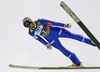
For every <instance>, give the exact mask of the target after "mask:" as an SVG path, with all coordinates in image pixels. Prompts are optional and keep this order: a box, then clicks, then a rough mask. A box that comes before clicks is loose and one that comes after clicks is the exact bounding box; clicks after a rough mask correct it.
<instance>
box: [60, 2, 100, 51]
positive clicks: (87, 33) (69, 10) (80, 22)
mask: <svg viewBox="0 0 100 72" xmlns="http://www.w3.org/2000/svg"><path fill="white" fill-rule="evenodd" d="M60 6H61V7H62V8H63V9H64V10H65V11H66V12H67V13H68V14H69V15H70V16H71V17H72V19H73V20H74V21H75V22H76V23H77V24H78V25H79V26H80V28H81V29H82V30H83V31H84V32H85V33H86V35H87V36H88V37H89V38H90V39H91V40H92V41H93V42H94V43H95V45H96V46H97V47H98V49H99V50H100V43H99V42H98V40H97V39H96V38H95V37H94V36H93V34H92V33H91V32H90V31H89V30H88V28H87V27H86V26H85V25H84V24H83V22H82V21H81V20H80V19H79V18H78V17H77V16H76V14H75V13H74V12H73V11H72V10H71V9H70V8H69V7H68V6H67V5H66V4H65V3H64V2H63V1H62V2H61V3H60Z"/></svg>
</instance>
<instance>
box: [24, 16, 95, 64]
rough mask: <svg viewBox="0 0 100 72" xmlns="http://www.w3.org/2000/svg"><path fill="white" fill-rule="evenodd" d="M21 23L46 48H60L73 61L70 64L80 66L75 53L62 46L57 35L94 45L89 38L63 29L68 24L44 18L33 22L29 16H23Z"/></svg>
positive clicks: (68, 25) (67, 26)
mask: <svg viewBox="0 0 100 72" xmlns="http://www.w3.org/2000/svg"><path fill="white" fill-rule="evenodd" d="M23 24H24V26H25V27H27V28H29V34H30V35H31V36H32V37H34V38H35V39H36V40H38V41H40V42H41V43H42V44H44V45H45V46H46V47H47V48H48V49H52V47H51V46H53V47H55V48H56V49H58V50H60V51H61V52H62V53H63V54H64V55H65V56H66V57H68V58H69V59H70V60H71V61H72V62H73V64H72V66H81V65H82V64H81V62H80V60H79V59H78V57H77V56H76V55H75V53H73V52H71V51H69V50H67V49H66V48H64V47H63V46H62V44H61V43H60V41H59V39H58V38H59V37H64V38H71V39H74V40H77V41H80V42H84V43H86V44H89V45H92V46H95V45H94V43H93V42H92V41H91V40H90V39H88V38H85V37H83V36H81V35H78V34H74V33H71V32H70V31H68V30H66V29H64V28H70V27H71V25H70V24H63V23H59V22H54V21H50V20H46V19H38V20H37V21H34V22H33V21H32V20H31V18H29V17H25V18H24V19H23ZM43 37H44V38H45V39H44V38H43Z"/></svg>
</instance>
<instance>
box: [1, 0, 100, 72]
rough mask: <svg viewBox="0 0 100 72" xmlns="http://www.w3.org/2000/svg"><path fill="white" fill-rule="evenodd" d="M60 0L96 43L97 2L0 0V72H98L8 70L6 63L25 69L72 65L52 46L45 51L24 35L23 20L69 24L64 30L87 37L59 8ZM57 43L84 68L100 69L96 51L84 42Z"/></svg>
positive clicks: (99, 24)
mask: <svg viewBox="0 0 100 72" xmlns="http://www.w3.org/2000/svg"><path fill="white" fill-rule="evenodd" d="M61 1H64V2H65V3H66V4H67V5H68V6H69V7H70V8H71V9H72V11H74V13H75V14H76V15H77V16H78V17H79V18H80V20H81V21H82V22H83V23H84V24H85V25H86V27H87V28H88V29H89V30H90V31H91V32H92V34H93V35H94V36H95V37H96V39H98V41H99V42H100V20H99V18H100V8H99V7H100V0H0V9H1V10H0V23H1V24H0V25H1V26H0V33H1V34H0V43H1V44H0V71H2V72H47V71H48V72H56V71H58V72H64V71H66V72H84V71H85V72H90V71H91V72H94V71H96V72H100V69H98V70H97V69H93V70H90V69H89V70H32V69H15V68H10V67H9V66H8V65H9V64H15V65H29V66H68V65H71V64H72V62H71V61H70V60H69V59H68V58H67V57H65V56H64V55H63V54H62V53H61V52H60V51H59V50H57V49H55V48H54V47H53V49H52V50H48V49H47V48H46V47H45V46H44V45H42V44H41V43H40V42H38V41H36V40H35V39H34V38H33V37H31V36H30V35H29V34H28V29H27V28H25V27H24V26H23V24H22V20H23V18H24V17H30V18H32V20H33V21H35V20H37V19H41V18H44V19H49V20H52V21H56V22H61V23H70V24H71V25H72V27H71V28H70V29H67V30H69V31H71V32H73V33H76V34H80V35H83V36H84V37H87V38H88V36H87V35H86V34H85V33H84V32H83V31H82V30H81V28H80V27H79V26H78V25H77V24H76V23H75V21H74V20H73V19H72V18H71V17H70V16H69V15H68V14H67V13H66V12H65V11H64V10H63V9H62V8H61V7H60V2H61ZM59 40H60V42H61V44H62V45H63V46H64V47H65V48H67V49H68V50H70V51H72V52H74V53H75V54H76V55H77V56H78V58H79V59H80V60H81V61H82V63H83V65H84V66H100V50H99V49H98V48H96V47H93V46H90V45H87V44H85V43H82V42H79V41H75V40H72V39H67V38H60V39H59Z"/></svg>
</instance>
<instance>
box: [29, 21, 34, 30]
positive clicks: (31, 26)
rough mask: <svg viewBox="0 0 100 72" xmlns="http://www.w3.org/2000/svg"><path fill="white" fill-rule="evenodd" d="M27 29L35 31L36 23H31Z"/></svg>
mask: <svg viewBox="0 0 100 72" xmlns="http://www.w3.org/2000/svg"><path fill="white" fill-rule="evenodd" d="M27 28H29V29H34V28H35V23H34V22H30V24H29V25H28V26H27Z"/></svg>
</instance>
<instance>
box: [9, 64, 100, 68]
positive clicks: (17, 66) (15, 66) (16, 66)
mask: <svg viewBox="0 0 100 72" xmlns="http://www.w3.org/2000/svg"><path fill="white" fill-rule="evenodd" d="M9 67H12V68H23V69H100V66H81V67H76V66H73V67H72V66H51V67H50V66H22V65H13V64H9Z"/></svg>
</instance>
